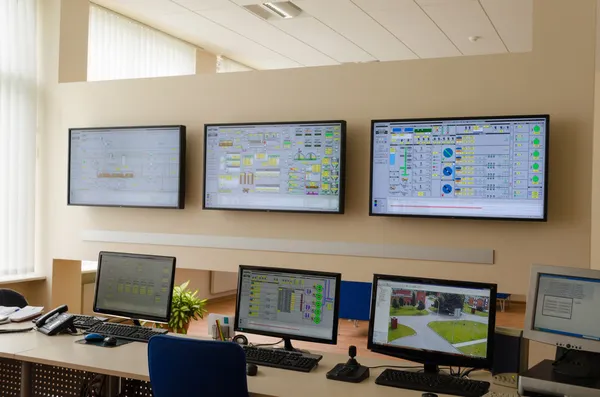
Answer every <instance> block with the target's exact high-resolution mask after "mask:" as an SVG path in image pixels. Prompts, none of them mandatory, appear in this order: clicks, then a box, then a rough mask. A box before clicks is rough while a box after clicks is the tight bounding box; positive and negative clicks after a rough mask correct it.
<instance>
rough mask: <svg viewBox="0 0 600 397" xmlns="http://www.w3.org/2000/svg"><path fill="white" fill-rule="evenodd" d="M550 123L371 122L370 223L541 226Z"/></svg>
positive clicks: (539, 119)
mask: <svg viewBox="0 0 600 397" xmlns="http://www.w3.org/2000/svg"><path fill="white" fill-rule="evenodd" d="M549 127H550V117H549V116H548V115H537V116H501V117H497V116H496V117H468V118H467V117H462V118H435V119H405V120H373V121H372V131H371V189H370V201H369V214H370V215H372V216H414V217H449V218H475V219H507V220H508V219H511V220H527V221H546V219H547V201H548V195H547V193H548V143H549V142H548V139H549V137H548V133H549Z"/></svg>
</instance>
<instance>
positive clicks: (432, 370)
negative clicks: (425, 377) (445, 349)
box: [424, 364, 440, 374]
mask: <svg viewBox="0 0 600 397" xmlns="http://www.w3.org/2000/svg"><path fill="white" fill-rule="evenodd" d="M424 370H425V373H426V374H437V373H439V372H440V367H439V366H438V365H437V364H425V365H424Z"/></svg>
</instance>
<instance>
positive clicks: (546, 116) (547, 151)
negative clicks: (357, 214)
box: [369, 114, 550, 222]
mask: <svg viewBox="0 0 600 397" xmlns="http://www.w3.org/2000/svg"><path fill="white" fill-rule="evenodd" d="M530 118H538V119H540V118H541V119H545V120H546V147H545V151H544V166H545V167H544V200H543V205H544V209H543V216H542V217H541V218H520V217H499V216H457V215H421V214H380V213H375V212H373V179H374V178H373V169H374V164H373V157H374V153H373V150H374V145H375V136H374V135H375V134H374V132H375V124H376V123H393V122H402V123H404V122H426V121H433V122H436V121H454V120H459V121H460V120H482V121H486V120H510V119H530ZM549 154H550V115H549V114H534V115H509V116H506V115H503V116H473V117H464V116H461V117H433V118H409V119H380V120H371V153H370V159H371V172H370V175H369V178H370V182H369V216H382V217H404V218H439V219H472V220H491V221H494V220H495V221H517V222H518V221H521V222H547V221H548V185H549V183H548V168H549V166H548V165H549Z"/></svg>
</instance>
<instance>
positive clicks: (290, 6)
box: [244, 1, 302, 20]
mask: <svg viewBox="0 0 600 397" xmlns="http://www.w3.org/2000/svg"><path fill="white" fill-rule="evenodd" d="M244 8H246V9H247V10H248V11H250V12H251V13H253V14H255V15H257V16H259V17H261V18H262V19H266V20H273V19H290V18H296V17H297V16H299V15H300V14H302V9H300V7H298V6H297V5H295V4H294V3H292V2H291V1H273V2H268V3H260V4H250V5H246V6H244Z"/></svg>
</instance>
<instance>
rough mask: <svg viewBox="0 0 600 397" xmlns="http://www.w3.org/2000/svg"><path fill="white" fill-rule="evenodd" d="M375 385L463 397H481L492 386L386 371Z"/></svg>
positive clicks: (440, 377) (447, 378) (451, 377)
mask: <svg viewBox="0 0 600 397" xmlns="http://www.w3.org/2000/svg"><path fill="white" fill-rule="evenodd" d="M375 383H377V384H378V385H383V386H391V387H398V388H400V389H410V390H419V391H422V392H429V393H439V394H452V395H455V396H463V397H481V396H483V395H484V394H486V393H487V392H488V390H489V389H490V384H489V383H488V382H482V381H477V380H470V379H464V378H463V379H461V378H458V377H456V376H450V375H443V374H427V373H423V372H409V371H398V370H393V369H386V370H385V371H383V372H382V373H381V375H379V376H378V377H377V379H376V380H375Z"/></svg>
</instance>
